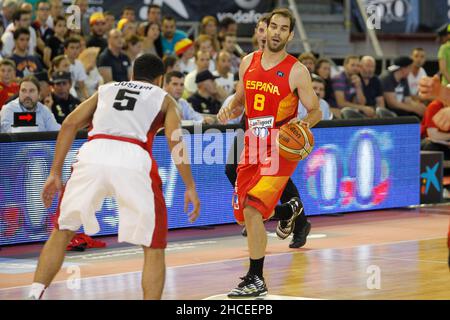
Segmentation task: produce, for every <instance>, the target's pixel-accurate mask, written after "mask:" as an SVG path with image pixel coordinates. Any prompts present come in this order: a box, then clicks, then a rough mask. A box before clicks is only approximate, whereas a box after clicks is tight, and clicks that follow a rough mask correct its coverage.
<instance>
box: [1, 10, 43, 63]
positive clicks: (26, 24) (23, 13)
mask: <svg viewBox="0 0 450 320" xmlns="http://www.w3.org/2000/svg"><path fill="white" fill-rule="evenodd" d="M19 28H24V29H27V30H28V31H29V33H30V40H29V41H28V48H27V49H28V54H29V55H30V56H32V55H34V54H35V53H36V44H37V38H36V31H34V29H33V28H32V27H31V12H30V11H27V10H23V9H19V10H17V11H16V12H14V15H13V23H11V24H10V25H9V26H8V27H7V28H6V30H5V33H4V34H3V35H2V38H1V40H2V42H3V49H2V54H3V56H5V57H8V56H10V55H12V53H13V51H14V46H15V41H14V31H16V30H17V29H19Z"/></svg>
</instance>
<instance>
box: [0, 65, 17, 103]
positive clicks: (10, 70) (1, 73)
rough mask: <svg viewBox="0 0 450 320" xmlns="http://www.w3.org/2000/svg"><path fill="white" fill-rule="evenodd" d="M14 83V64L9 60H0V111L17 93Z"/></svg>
mask: <svg viewBox="0 0 450 320" xmlns="http://www.w3.org/2000/svg"><path fill="white" fill-rule="evenodd" d="M15 81H16V64H15V63H14V61H12V60H9V59H2V60H0V110H1V109H2V107H3V105H4V104H5V103H6V102H7V101H8V100H10V99H11V98H12V97H14V96H15V95H16V94H18V93H19V85H18V84H17V83H16V82H15Z"/></svg>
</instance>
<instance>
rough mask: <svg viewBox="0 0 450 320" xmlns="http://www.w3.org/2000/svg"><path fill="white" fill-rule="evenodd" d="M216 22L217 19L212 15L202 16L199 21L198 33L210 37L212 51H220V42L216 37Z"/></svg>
mask: <svg viewBox="0 0 450 320" xmlns="http://www.w3.org/2000/svg"><path fill="white" fill-rule="evenodd" d="M217 24H218V23H217V19H216V18H215V17H213V16H205V17H203V19H202V21H201V23H200V34H205V35H207V36H209V37H210V38H211V41H212V47H213V52H214V53H217V52H219V51H220V42H219V39H218V37H217V31H218V30H217V27H218V26H217Z"/></svg>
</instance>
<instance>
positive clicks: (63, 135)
mask: <svg viewBox="0 0 450 320" xmlns="http://www.w3.org/2000/svg"><path fill="white" fill-rule="evenodd" d="M97 99H98V94H97V93H95V94H94V95H93V96H91V97H90V98H89V99H87V100H85V101H84V102H83V103H81V104H80V105H79V106H78V107H77V108H76V109H75V110H74V111H73V112H71V113H70V114H69V115H68V116H67V118H66V119H65V120H64V122H63V124H62V126H61V130H60V131H59V134H58V138H57V140H56V148H55V156H54V159H53V164H52V168H51V169H50V175H49V177H48V178H47V181H46V182H45V185H44V188H43V190H42V199H43V201H44V205H45V206H46V207H47V208H49V207H50V205H51V203H52V200H53V197H54V196H55V194H56V192H58V191H60V190H61V188H62V181H61V172H62V168H63V165H64V160H65V159H66V155H67V153H68V152H69V150H70V147H71V146H72V142H73V140H74V139H75V136H76V135H77V132H78V130H80V129H82V128H84V127H86V126H87V125H88V124H89V123H90V122H91V120H92V117H93V115H94V112H95V110H96V108H97Z"/></svg>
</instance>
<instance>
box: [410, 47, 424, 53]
mask: <svg viewBox="0 0 450 320" xmlns="http://www.w3.org/2000/svg"><path fill="white" fill-rule="evenodd" d="M414 51H424V52H425V49H424V48H421V47H417V48H414V49H413V50H412V51H411V52H414Z"/></svg>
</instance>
